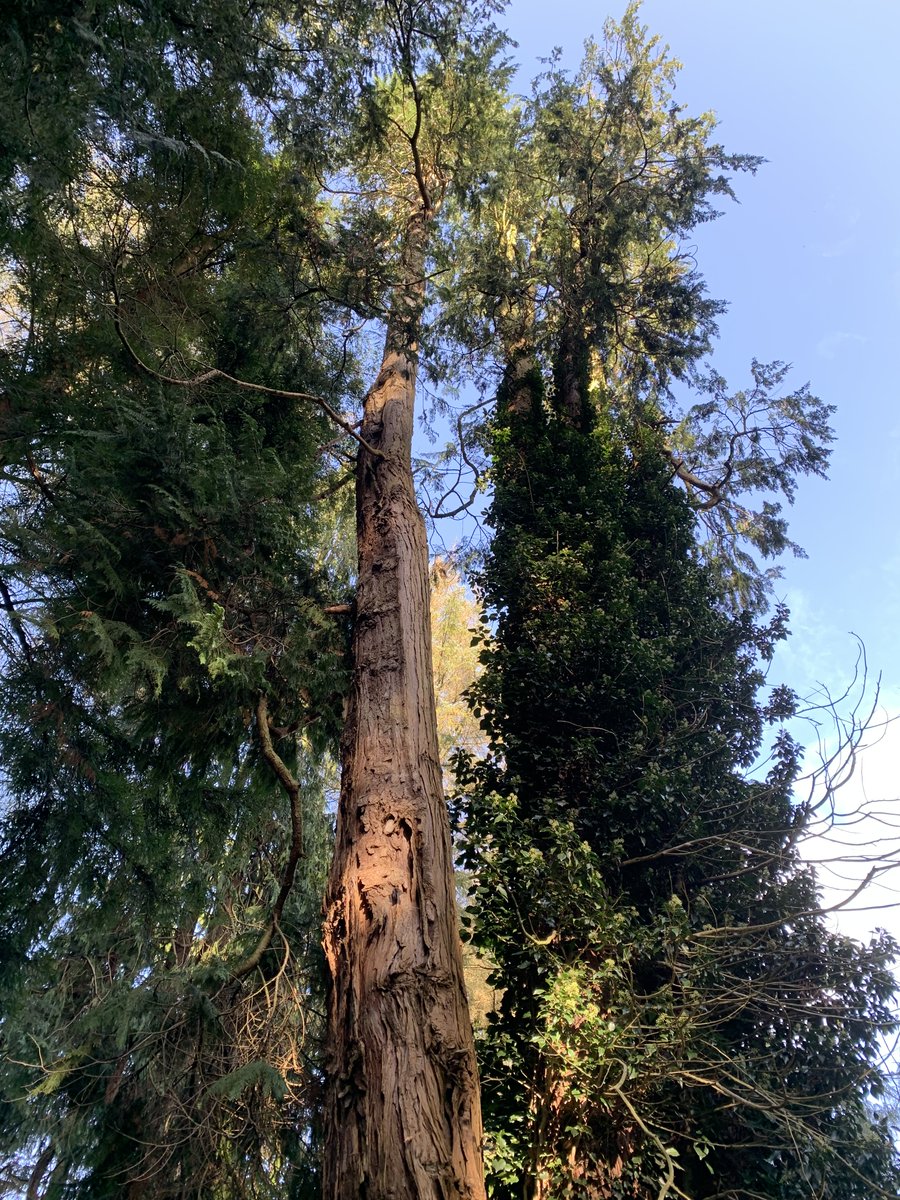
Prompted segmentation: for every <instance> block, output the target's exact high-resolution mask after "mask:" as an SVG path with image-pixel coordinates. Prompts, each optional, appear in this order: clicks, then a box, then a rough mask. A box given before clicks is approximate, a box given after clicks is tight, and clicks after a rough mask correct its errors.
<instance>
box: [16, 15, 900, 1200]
mask: <svg viewBox="0 0 900 1200" xmlns="http://www.w3.org/2000/svg"><path fill="white" fill-rule="evenodd" d="M497 11H498V6H496V5H494V4H492V3H489V2H486V3H484V4H478V5H472V4H463V3H455V2H453V3H450V2H448V0H428V2H427V3H421V2H420V3H409V2H407V0H399V2H398V3H391V4H385V3H382V2H381V0H360V2H359V3H353V4H350V5H348V4H340V5H338V4H334V3H332V2H331V0H322V2H321V3H316V4H312V5H307V6H304V7H302V8H301V9H295V8H294V7H292V6H289V5H282V4H280V3H276V2H272V0H265V2H264V3H260V4H254V5H251V6H249V7H247V6H242V5H236V4H232V3H230V2H228V3H215V4H201V5H199V6H198V5H197V4H193V3H192V4H185V3H181V2H180V0H172V2H168V0H167V2H166V3H159V4H158V3H151V4H143V3H119V2H116V3H112V2H111V0H109V2H107V0H103V2H100V3H96V4H92V5H88V6H76V7H75V8H73V7H72V6H66V5H59V4H56V3H55V2H54V0H43V2H34V3H27V4H25V5H23V6H21V8H20V11H19V12H18V13H17V14H16V15H15V16H14V17H13V18H12V19H11V20H10V22H9V24H8V26H7V28H6V30H5V33H4V38H3V42H2V47H0V62H2V65H3V70H2V72H0V192H2V207H0V244H2V249H0V255H2V262H0V270H2V301H3V303H2V322H3V324H2V344H0V499H2V506H0V556H2V561H0V617H2V621H0V654H2V658H3V668H4V677H5V689H4V693H3V696H2V699H0V754H2V763H3V776H2V788H3V800H2V807H3V811H2V824H0V845H2V853H3V865H4V871H3V874H2V878H0V967H2V971H0V978H2V984H0V997H2V1018H0V1145H2V1147H3V1154H4V1158H5V1160H6V1161H7V1163H8V1164H9V1165H8V1166H7V1167H6V1168H5V1174H4V1175H3V1176H2V1188H3V1189H5V1190H6V1191H9V1192H11V1193H13V1194H25V1195H28V1196H29V1197H47V1198H48V1200H56V1198H62V1197H84V1198H85V1200H87V1198H88V1197H106V1196H114V1195H115V1196H119V1195H125V1196H127V1197H132V1198H136V1197H139V1196H154V1197H168V1196H171V1197H179V1198H181V1200H185V1198H187V1197H191V1196H196V1197H200V1196H203V1197H208V1196H215V1197H222V1198H223V1200H224V1198H225V1197H235V1198H237V1197H266V1196H275V1195H278V1196H282V1195H290V1196H297V1197H300V1196H315V1195H322V1194H327V1195H329V1196H334V1197H351V1196H352V1197H356V1196H360V1195H362V1194H363V1193H365V1194H366V1195H367V1196H368V1197H369V1198H370V1200H375V1198H376V1197H377V1198H378V1200H381V1198H382V1197H385V1198H386V1197H388V1196H390V1197H392V1200H398V1198H399V1197H401V1196H402V1197H407V1196H409V1197H420V1196H425V1195H426V1194H427V1195H429V1196H432V1195H433V1194H434V1190H435V1189H436V1190H437V1191H438V1192H439V1194H440V1195H441V1196H445V1197H448V1198H449V1197H466V1198H469V1197H471V1198H472V1200H477V1198H478V1197H479V1196H481V1195H482V1194H483V1185H482V1180H481V1153H480V1152H481V1135H480V1116H479V1100H478V1087H477V1079H476V1069H475V1050H476V1049H477V1052H478V1057H479V1061H480V1066H481V1071H482V1080H483V1090H484V1098H485V1114H486V1130H487V1141H486V1143H485V1144H486V1148H487V1167H488V1185H489V1188H490V1189H492V1191H493V1193H494V1194H496V1195H498V1196H499V1195H507V1194H510V1195H511V1194H513V1192H517V1193H521V1192H522V1191H523V1189H524V1192H525V1194H527V1195H528V1196H538V1195H540V1196H562V1195H566V1196H570V1195H574V1194H576V1193H577V1194H583V1195H585V1196H591V1197H598V1198H599V1197H606V1196H616V1195H620V1196H623V1197H624V1196H637V1197H644V1196H647V1197H650V1196H663V1195H666V1194H671V1195H673V1196H674V1195H681V1196H687V1197H694V1198H696V1200H700V1198H701V1197H710V1198H711V1197H713V1196H716V1197H720V1198H725V1197H734V1198H735V1200H737V1197H744V1196H756V1197H759V1196H765V1197H768V1198H771V1200H794V1198H796V1200H800V1198H801V1197H806V1196H808V1195H811V1194H815V1195H823V1196H826V1195H827V1196H829V1197H834V1200H845V1198H846V1200H855V1198H857V1197H859V1198H860V1200H861V1198H862V1197H864V1196H866V1197H868V1196H871V1195H882V1194H883V1195H888V1194H891V1195H892V1194H895V1192H896V1186H897V1183H898V1178H900V1177H898V1166H897V1162H896V1156H895V1154H894V1151H893V1146H892V1142H891V1139H890V1135H889V1132H888V1131H887V1129H886V1128H885V1126H884V1124H883V1122H882V1121H881V1119H880V1118H879V1117H878V1115H877V1113H876V1112H875V1110H874V1109H873V1107H872V1104H871V1099H872V1097H873V1096H877V1095H878V1092H879V1089H880V1087H881V1086H882V1085H883V1082H884V1080H883V1073H882V1072H881V1070H880V1068H879V1066H878V1059H879V1037H880V1035H881V1034H882V1033H884V1032H886V1031H887V1030H889V1029H890V1028H892V1016H891V1000H892V996H893V994H894V981H893V977H892V976H891V974H890V971H889V963H890V960H891V957H892V955H893V952H894V947H893V946H892V944H891V943H890V942H889V940H888V939H882V940H880V941H876V942H874V943H873V944H872V945H871V946H869V947H861V946H859V945H857V944H856V943H853V942H851V941H849V940H848V939H844V938H840V937H838V936H837V935H835V934H832V933H830V932H829V930H828V929H827V927H826V926H825V924H824V923H823V919H822V916H821V914H820V913H819V911H818V899H817V892H816V883H815V878H814V875H813V873H812V871H811V870H810V869H809V868H808V867H806V866H804V864H803V862H802V861H801V859H800V857H799V855H798V851H797V839H798V836H799V834H800V832H801V831H802V827H803V822H804V819H805V810H804V809H803V808H802V806H798V805H797V804H796V802H795V801H794V799H793V795H792V785H793V782H794V780H795V777H796V775H797V771H798V764H799V751H798V747H797V746H796V745H795V744H794V743H793V742H792V740H791V739H790V737H789V736H788V734H787V733H786V732H785V731H784V730H783V729H782V728H781V723H782V722H783V721H784V720H785V719H787V718H788V717H790V715H791V713H792V711H793V707H794V699H793V697H792V695H791V694H790V693H789V692H788V691H787V690H786V689H780V690H777V691H776V692H774V693H773V694H771V695H769V696H768V697H765V696H763V694H762V692H761V688H762V685H763V674H762V670H763V667H764V665H765V663H766V662H767V661H768V660H769V659H770V657H771V655H772V653H773V649H774V646H775V645H776V643H777V642H778V640H779V639H780V638H781V637H783V636H784V633H785V630H786V621H787V615H786V613H784V612H783V610H782V609H780V608H776V609H775V611H774V612H773V613H771V614H767V605H768V604H769V600H770V584H771V578H772V570H773V568H772V567H771V566H767V565H766V564H765V563H764V562H763V561H762V560H764V559H772V558H773V557H775V556H777V555H778V554H779V553H781V552H783V551H784V550H786V549H790V548H791V547H792V543H791V542H790V539H789V537H788V533H787V526H786V523H785V520H784V516H783V513H782V510H781V507H780V506H781V504H782V503H783V502H784V501H785V500H786V501H788V502H790V500H791V499H792V498H793V495H794V493H795V489H796V486H797V484H798V481H799V478H800V477H801V476H802V475H804V474H809V473H814V474H822V473H823V472H824V471H825V469H826V466H827V460H828V450H829V444H830V441H831V436H832V435H831V431H830V428H829V424H828V422H829V418H830V414H831V409H830V408H829V407H828V406H827V405H825V404H823V403H822V402H821V401H820V400H819V399H818V398H816V397H815V396H813V395H811V393H810V392H809V390H808V389H807V388H800V389H795V390H793V391H787V390H786V387H787V383H786V381H787V371H786V368H785V367H784V366H783V364H780V363H775V364H769V365H765V364H759V363H754V364H753V366H752V369H751V379H752V382H751V384H750V386H749V387H748V388H746V389H744V390H742V391H738V392H736V393H734V394H732V393H731V392H730V390H729V388H728V386H727V384H726V383H725V381H724V380H722V379H721V378H720V377H719V376H718V375H717V374H716V373H715V371H714V370H713V369H712V368H711V366H710V361H709V357H708V356H709V351H710V349H711V346H712V343H713V340H714V337H715V335H716V325H715V322H716V317H717V315H718V314H719V313H720V312H721V308H722V305H721V304H720V303H719V302H718V301H716V300H714V299H712V298H711V297H710V296H709V295H708V293H707V291H706V287H705V283H704V280H703V277H702V275H701V273H700V271H699V269H698V267H697V266H696V265H695V263H694V262H693V259H692V257H691V255H690V253H689V252H688V251H687V250H686V249H685V241H684V239H685V238H686V237H687V236H688V235H689V234H690V233H691V231H692V230H694V229H695V228H696V227H697V226H698V225H699V224H700V223H702V222H704V221H707V220H710V219H712V218H713V217H714V216H716V215H717V214H716V211H715V205H716V204H717V203H718V202H719V201H720V200H721V199H723V198H725V199H727V198H728V197H729V196H731V194H732V186H733V177H734V176H735V174H736V173H739V172H741V171H744V170H755V169H756V168H757V167H758V166H759V163H760V160H758V159H755V158H751V157H747V156H735V155H731V154H729V153H727V152H726V151H725V150H724V149H723V148H722V147H721V146H719V145H718V144H717V143H716V142H715V141H714V121H713V119H712V118H711V116H709V115H708V114H707V115H704V116H700V117H692V116H690V115H689V114H687V113H686V112H685V111H684V110H683V109H682V108H681V107H679V105H678V104H677V103H676V101H675V98H674V88H675V80H676V74H677V64H676V63H675V62H674V61H673V60H672V59H671V58H670V57H669V55H668V53H667V52H666V51H665V50H664V49H663V48H662V47H661V46H660V45H659V44H658V43H657V42H656V41H655V40H654V39H652V38H651V37H649V35H648V33H647V31H646V30H645V29H644V28H643V27H642V26H641V24H640V21H639V16H638V11H637V7H636V6H634V5H632V6H630V7H629V8H628V10H627V11H626V14H625V16H624V17H623V19H622V21H621V22H620V23H618V24H613V23H610V24H608V25H607V27H606V29H605V34H604V39H603V41H601V42H598V43H596V44H595V43H590V44H589V45H588V47H587V48H586V52H585V58H584V61H583V64H582V67H581V68H580V70H579V71H578V72H576V73H574V74H570V73H567V72H566V71H564V70H563V69H562V68H561V67H560V65H559V63H558V62H556V61H555V60H552V61H551V62H550V63H549V64H548V67H547V70H546V71H545V72H544V74H543V75H542V76H541V77H540V78H539V79H538V81H537V82H536V84H535V87H534V90H533V93H532V95H531V96H530V98H528V99H524V98H522V97H517V96H515V95H514V94H513V93H512V91H511V87H510V67H509V64H508V62H507V61H506V59H505V54H506V41H505V38H504V36H503V34H502V32H501V31H500V30H498V28H497V27H496V26H495V24H494V18H495V17H496V15H497ZM476 391H477V393H478V396H479V398H478V399H476V398H475V394H474V393H475V392H476ZM685 397H686V398H685ZM429 400H430V402H429ZM454 402H455V403H456V409H455V410H454V408H453V405H454ZM448 414H449V415H450V425H451V427H453V428H454V430H455V432H456V434H458V438H457V439H456V442H455V445H454V447H453V449H452V450H451V451H449V452H444V451H442V452H440V453H438V454H436V455H432V459H433V460H434V461H433V462H432V464H431V466H430V467H429V468H428V470H423V471H420V470H419V468H420V467H421V466H422V463H423V461H424V458H425V457H426V456H424V455H417V462H416V463H414V460H413V454H412V451H413V445H412V439H413V429H414V425H415V422H416V420H417V419H419V418H422V419H425V420H426V422H428V421H431V422H432V424H436V425H437V426H438V427H440V423H441V422H442V421H444V420H446V419H447V417H448ZM414 467H415V469H416V471H418V472H419V474H418V479H419V482H421V483H422V485H423V487H424V488H425V489H426V492H428V493H430V495H431V497H432V505H431V507H432V508H433V509H434V511H436V512H437V513H438V514H440V513H442V512H447V511H451V510H453V509H454V508H455V507H456V506H457V504H458V498H459V497H460V496H462V493H463V491H464V489H463V483H462V481H463V479H464V478H465V477H466V476H469V477H471V478H472V481H473V484H474V486H475V489H476V491H477V490H478V489H479V488H482V489H484V488H489V489H490V510H489V522H490V526H491V529H492V534H491V540H490V544H489V545H488V547H487V548H486V550H485V549H484V548H482V557H481V562H480V566H479V567H478V568H477V569H476V571H475V573H474V575H473V582H474V586H475V589H476V593H477V595H478V597H479V600H480V601H481V603H482V604H483V606H484V610H485V613H486V624H484V625H483V627H482V630H481V632H480V633H478V634H477V635H476V638H477V639H478V640H477V645H478V646H479V647H480V659H481V665H480V668H479V670H480V673H479V675H478V678H477V681H476V682H474V684H473V685H472V687H471V688H470V696H469V703H470V706H471V712H470V713H468V714H467V713H464V712H463V710H462V703H461V700H460V695H459V693H460V689H461V687H462V686H464V683H465V682H466V680H465V676H466V674H467V673H468V675H469V676H471V674H472V673H473V671H474V668H473V665H472V649H471V646H469V645H468V642H469V641H470V640H471V632H470V619H469V616H468V612H467V608H468V605H469V601H468V600H467V599H466V598H465V596H464V594H463V593H462V592H461V590H460V588H459V585H458V584H457V583H456V581H455V577H454V575H453V572H452V569H451V566H450V565H449V564H448V563H447V562H445V561H437V562H435V563H433V564H432V566H431V567H430V568H429V564H428V559H427V551H426V544H425V537H424V531H423V528H422V521H421V517H420V516H419V512H418V509H417V507H416V497H415V491H414V485H415V482H416V477H414ZM445 480H446V481H447V482H446V484H445V485H442V481H445ZM442 486H443V490H444V493H445V494H444V498H443V499H442V500H440V499H438V500H437V501H436V507H435V503H434V501H435V489H441V487H442ZM352 489H355V521H356V534H355V537H354V530H353V523H354V506H353V501H352V498H351V492H352ZM439 494H440V492H438V495H439ZM463 498H464V497H463ZM463 507H464V506H463ZM470 558H471V556H470ZM774 569H777V567H776V568H774ZM429 572H430V576H431V578H430V586H431V590H432V591H433V592H434V594H435V595H436V597H437V600H438V605H437V611H436V614H435V618H434V620H433V622H432V623H431V625H430V624H429V611H428V609H429V602H428V592H429ZM460 641H461V642H462V643H464V644H462V645H459V644H455V643H456V642H460ZM432 648H434V649H435V651H436V660H435V661H436V676H437V677H436V679H433V677H432V668H431V664H430V653H431V649H432ZM435 684H436V685H437V691H438V697H439V702H440V704H441V705H442V706H443V708H444V709H445V711H444V713H443V718H444V719H443V724H442V725H441V726H440V729H439V728H438V725H437V724H436V723H435V714H434V691H435V686H434V685H435ZM773 731H774V732H773ZM766 737H768V738H770V739H772V738H773V739H774V740H773V742H772V744H773V745H774V759H773V765H772V766H771V768H770V770H769V771H768V774H767V775H765V776H762V775H761V774H760V773H759V772H758V771H756V770H754V764H755V761H756V758H757V755H758V753H759V750H760V748H761V746H762V744H763V739H764V738H766ZM451 741H455V742H456V744H457V745H460V744H461V750H460V753H458V754H457V757H456V759H455V763H454V765H453V770H452V773H453V774H454V775H455V780H456V782H455V784H454V788H455V798H454V800H453V808H454V812H455V813H456V814H457V815H458V816H459V818H460V830H459V838H460V840H459V843H458V851H459V852H460V853H461V854H462V860H463V862H464V864H465V866H466V869H467V872H468V876H467V879H468V882H467V883H464V885H463V889H461V888H459V887H458V886H457V876H456V874H455V869H456V867H457V866H458V863H457V862H455V861H454V854H455V852H454V849H453V846H452V843H451V835H450V826H449V822H448V819H447V813H446V809H445V806H444V803H443V799H442V793H441V766H442V763H443V764H444V765H446V759H447V754H448V751H449V749H450V742H451ZM332 855H333V858H332ZM329 863H331V865H330V866H329ZM468 886H471V895H470V897H469V899H468V901H466V902H465V903H464V920H465V921H466V922H467V923H468V925H469V930H470V936H471V938H472V940H473V943H474V945H475V947H477V948H478V950H479V951H480V953H482V954H483V956H484V961H485V962H486V963H487V964H488V966H489V969H490V970H491V971H492V973H493V974H492V980H493V986H494V987H495V990H496V994H497V996H498V997H499V1000H498V1002H497V1005H496V1008H495V1010H494V1011H493V1012H491V1013H490V1014H489V1017H488V1020H487V1023H486V1025H485V1027H484V1028H481V1029H480V1030H479V1032H478V1036H477V1039H476V1042H475V1043H473V1039H472V1033H471V1027H470V1023H469V1017H468V1013H467V1010H466V1002H465V996H464V991H463V974H462V972H463V965H462V958H461V953H460V947H459V939H458V936H457V932H456V926H457V900H458V898H459V895H458V893H459V892H460V891H461V890H464V888H465V887H468ZM323 896H324V898H325V906H326V919H325V924H324V954H323V952H322V948H321V945H320V943H321V940H322V915H321V910H322V904H323Z"/></svg>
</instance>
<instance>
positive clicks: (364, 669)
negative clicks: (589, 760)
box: [324, 212, 484, 1200]
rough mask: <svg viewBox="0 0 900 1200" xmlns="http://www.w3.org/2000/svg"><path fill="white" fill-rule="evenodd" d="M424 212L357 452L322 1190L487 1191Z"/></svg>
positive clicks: (339, 1194)
mask: <svg viewBox="0 0 900 1200" xmlns="http://www.w3.org/2000/svg"><path fill="white" fill-rule="evenodd" d="M427 226H428V220H427V214H424V213H421V212H420V213H417V214H415V215H414V216H413V217H412V218H411V219H410V222H409V225H408V228H407V237H406V252H405V261H404V273H403V279H404V281H405V286H403V287H402V288H400V289H398V293H397V297H396V299H395V304H394V311H393V314H392V316H391V319H390V321H389V324H388V331H387V339H386V344H385V351H384V357H383V360H382V366H381V371H380V373H379V375H378V378H377V380H376V382H375V384H374V386H373V388H372V390H371V391H370V392H369V394H368V396H367V397H366V402H365V411H364V418H363V425H362V431H361V432H362V437H363V438H364V439H365V441H366V442H367V443H368V444H369V445H370V446H371V447H373V448H374V449H375V450H376V451H378V452H379V453H377V454H376V453H372V452H371V451H370V450H368V449H366V448H365V447H361V449H360V453H359V461H358V469H357V533H358V539H359V578H358V583H357V601H356V620H355V628H354V638H353V653H354V674H353V681H352V686H351V693H350V701H349V708H348V713H347V721H346V726H345V731H344V739H343V745H342V779H341V798H340V806H339V810H338V824H337V845H336V848H335V857H334V862H333V865H332V870H331V875H330V879H329V884H328V892H327V896H326V923H325V954H326V958H327V961H328V967H329V973H330V996H329V1055H328V1081H327V1097H326V1141H325V1181H324V1196H325V1197H326V1200H361V1198H362V1197H365V1200H387V1198H388V1197H390V1200H406V1198H410V1200H412V1198H415V1200H423V1198H424V1197H427V1198H428V1200H445V1198H446V1200H451V1198H457V1197H464V1198H466V1200H468V1198H473V1200H478V1198H479V1197H483V1196H484V1185H483V1181H482V1162H481V1154H482V1148H481V1112H480V1102H479V1095H478V1080H477V1072H476V1065H475V1054H474V1045H473V1040H472V1030H471V1023H470V1019H469V1012H468V1006H467V1002H466V995H465V988H464V984H463V973H462V957H461V953H460V944H459V935H458V931H457V913H456V897H455V884H454V872H453V859H452V853H451V845H450V828H449V821H448V817H447V810H446V806H445V803H444V798H443V789H442V784H441V772H440V765H439V759H438V742H437V728H436V721H435V710H434V690H433V684H432V672H431V646H430V629H429V585H428V550H427V544H426V539H425V527H424V523H423V521H422V517H421V514H420V513H419V510H418V508H417V506H416V500H415V494H414V491H413V480H412V472H411V441H412V431H413V419H414V401H415V383H416V351H417V331H418V326H419V320H420V315H421V310H422V303H423V294H424V283H423V280H424V264H425V239H426V235H427Z"/></svg>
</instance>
